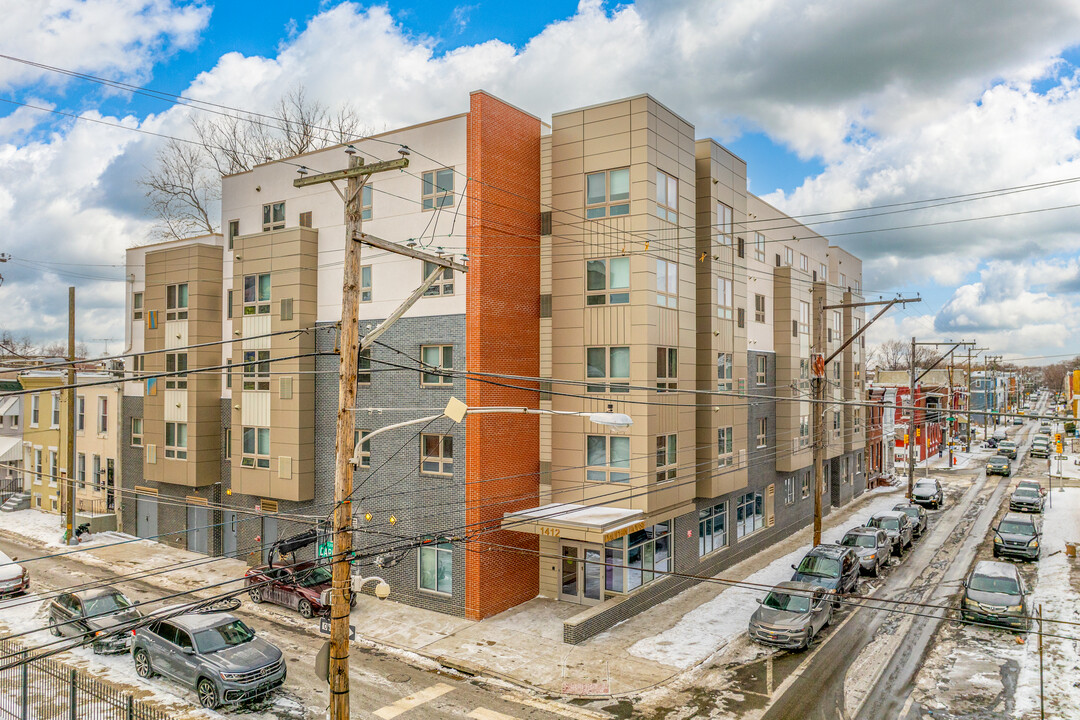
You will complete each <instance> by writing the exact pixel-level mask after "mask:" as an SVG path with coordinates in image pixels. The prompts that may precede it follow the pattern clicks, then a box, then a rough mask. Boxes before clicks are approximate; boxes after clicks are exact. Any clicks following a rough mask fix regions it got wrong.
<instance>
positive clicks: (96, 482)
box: [90, 455, 102, 490]
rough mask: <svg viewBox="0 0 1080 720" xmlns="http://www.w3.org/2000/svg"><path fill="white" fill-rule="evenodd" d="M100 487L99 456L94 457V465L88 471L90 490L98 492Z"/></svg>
mask: <svg viewBox="0 0 1080 720" xmlns="http://www.w3.org/2000/svg"><path fill="white" fill-rule="evenodd" d="M101 485H102V483H101V456H100V455H94V463H93V466H92V467H91V471H90V489H91V490H100V489H101Z"/></svg>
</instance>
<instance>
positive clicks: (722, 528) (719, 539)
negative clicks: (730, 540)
mask: <svg viewBox="0 0 1080 720" xmlns="http://www.w3.org/2000/svg"><path fill="white" fill-rule="evenodd" d="M726 546H727V503H726V502H722V503H717V504H716V505H712V506H710V507H707V508H702V509H700V510H698V557H705V556H706V555H708V554H709V553H712V552H715V551H717V550H719V549H721V548H723V547H726Z"/></svg>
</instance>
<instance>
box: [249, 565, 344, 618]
mask: <svg viewBox="0 0 1080 720" xmlns="http://www.w3.org/2000/svg"><path fill="white" fill-rule="evenodd" d="M330 585H331V574H330V568H328V567H327V566H326V565H322V564H318V563H315V562H306V563H299V564H297V565H290V566H289V567H276V568H271V567H269V566H268V565H263V566H261V567H255V568H251V569H250V570H248V571H247V572H246V573H245V574H244V586H245V587H247V589H248V596H249V597H250V598H251V602H253V603H261V602H264V601H265V602H272V603H274V604H275V605H283V606H285V607H287V608H292V609H293V610H296V611H297V612H299V613H300V615H302V616H303V617H306V618H310V617H314V616H316V615H322V614H323V613H325V612H327V611H328V610H329V609H330V608H329V604H328V603H329V598H330ZM324 595H325V601H326V602H324ZM352 604H353V606H354V607H355V606H356V598H355V597H353V599H352Z"/></svg>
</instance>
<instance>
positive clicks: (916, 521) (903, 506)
mask: <svg viewBox="0 0 1080 720" xmlns="http://www.w3.org/2000/svg"><path fill="white" fill-rule="evenodd" d="M893 510H897V511H899V512H902V513H904V514H905V515H907V516H908V517H909V518H911V534H912V535H914V536H915V537H922V534H923V533H924V532H926V523H927V521H928V516H927V514H926V508H924V507H923V506H922V505H916V504H915V503H899V504H897V505H893Z"/></svg>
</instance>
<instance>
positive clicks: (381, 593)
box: [352, 575, 390, 600]
mask: <svg viewBox="0 0 1080 720" xmlns="http://www.w3.org/2000/svg"><path fill="white" fill-rule="evenodd" d="M373 581H376V582H378V583H379V584H378V585H376V586H375V597H377V598H379V599H380V600H385V599H386V598H388V597H390V583H388V582H386V581H385V580H383V579H382V578H381V577H376V576H375V575H372V576H371V577H361V576H359V575H353V577H352V591H353V594H359V593H360V591H361V590H362V589H363V587H364V586H365V585H367V584H368V583H369V582H373Z"/></svg>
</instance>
